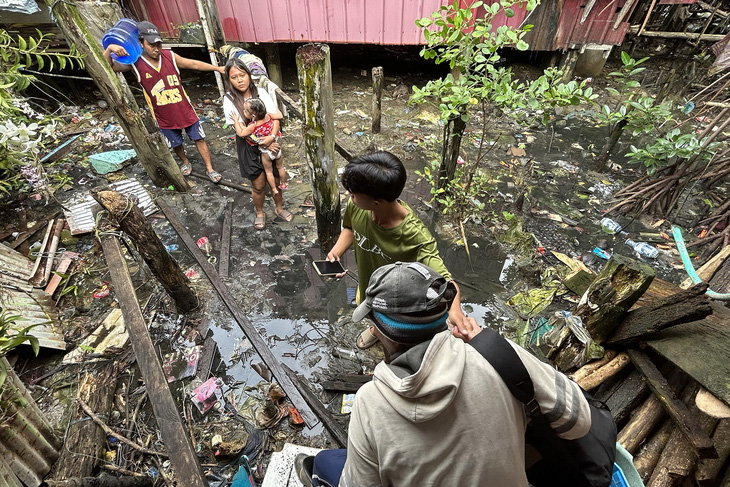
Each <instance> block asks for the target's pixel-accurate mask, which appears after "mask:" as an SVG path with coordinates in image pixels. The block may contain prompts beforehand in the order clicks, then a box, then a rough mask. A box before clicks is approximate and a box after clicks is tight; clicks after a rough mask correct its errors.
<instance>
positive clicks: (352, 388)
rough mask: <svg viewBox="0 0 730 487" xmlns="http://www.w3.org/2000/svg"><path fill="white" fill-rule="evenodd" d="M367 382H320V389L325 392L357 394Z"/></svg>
mask: <svg viewBox="0 0 730 487" xmlns="http://www.w3.org/2000/svg"><path fill="white" fill-rule="evenodd" d="M365 384H367V382H346V381H342V380H325V381H322V388H324V390H325V391H342V392H357V391H358V390H359V389H360V388H361V387H362V386H364V385H365Z"/></svg>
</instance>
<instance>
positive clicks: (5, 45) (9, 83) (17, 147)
mask: <svg viewBox="0 0 730 487" xmlns="http://www.w3.org/2000/svg"><path fill="white" fill-rule="evenodd" d="M36 32H37V33H38V37H28V38H27V39H26V38H24V37H22V36H18V37H13V36H11V35H10V34H9V33H8V32H7V31H5V30H4V29H0V192H4V193H9V192H11V191H12V190H14V189H18V188H19V187H20V186H22V185H23V184H25V182H30V183H31V184H34V183H35V184H37V186H36V187H35V188H34V189H37V190H39V191H44V190H46V191H47V190H48V188H47V187H46V185H45V178H44V176H43V174H44V172H43V167H42V166H41V164H40V157H39V151H40V149H41V148H42V147H43V141H44V139H45V140H47V139H48V138H49V137H52V136H53V129H54V128H55V122H54V120H53V118H52V117H50V116H48V115H45V114H41V113H39V112H37V111H36V110H34V109H33V108H31V106H30V105H29V104H28V102H27V100H26V99H24V98H23V96H22V94H23V91H24V90H25V89H26V88H28V87H29V86H30V85H31V84H34V83H36V82H37V79H36V77H35V76H34V75H33V74H32V73H28V72H27V71H26V70H27V69H30V68H33V69H34V70H40V71H43V70H45V71H53V70H56V69H65V68H73V67H77V68H83V67H84V63H83V57H82V56H81V55H80V54H78V52H77V51H76V48H75V47H74V46H73V45H72V46H71V47H70V51H69V53H68V54H60V53H55V52H49V48H48V39H49V37H50V36H51V34H43V33H42V32H40V31H39V30H36ZM21 176H24V178H21Z"/></svg>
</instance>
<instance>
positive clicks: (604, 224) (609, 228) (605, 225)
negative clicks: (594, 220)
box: [601, 218, 621, 234]
mask: <svg viewBox="0 0 730 487" xmlns="http://www.w3.org/2000/svg"><path fill="white" fill-rule="evenodd" d="M601 228H602V229H603V231H604V232H606V233H611V234H613V233H619V232H620V231H621V225H619V223H618V222H615V221H613V220H611V219H610V218H603V219H601Z"/></svg>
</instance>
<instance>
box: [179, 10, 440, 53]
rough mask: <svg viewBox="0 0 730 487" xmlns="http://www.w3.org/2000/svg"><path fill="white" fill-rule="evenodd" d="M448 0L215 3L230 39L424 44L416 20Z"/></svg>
mask: <svg viewBox="0 0 730 487" xmlns="http://www.w3.org/2000/svg"><path fill="white" fill-rule="evenodd" d="M178 1H181V0H178ZM447 1H448V0H399V1H393V0H316V1H315V0H217V5H218V13H219V15H220V19H221V23H222V24H223V32H225V36H226V39H227V40H229V41H245V42H331V43H345V42H349V43H357V44H421V43H422V42H423V37H422V36H421V33H420V29H418V28H417V27H416V24H415V20H416V19H418V18H421V17H426V16H429V15H431V13H432V12H434V11H436V10H438V8H439V7H440V6H441V5H445V4H446V3H447Z"/></svg>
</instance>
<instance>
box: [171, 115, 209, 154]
mask: <svg viewBox="0 0 730 487" xmlns="http://www.w3.org/2000/svg"><path fill="white" fill-rule="evenodd" d="M182 131H183V129H160V132H162V135H164V136H165V141H166V142H167V147H170V148H174V147H177V146H179V145H182V143H183V138H182ZM185 133H186V134H188V138H189V139H190V140H201V139H204V138H205V132H204V131H203V126H202V125H201V124H200V121H197V122H195V123H194V124H192V125H191V126H190V127H185Z"/></svg>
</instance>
